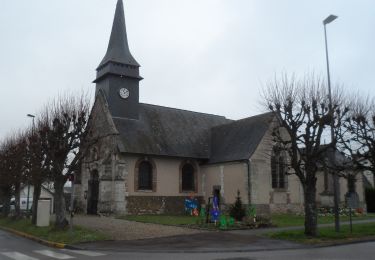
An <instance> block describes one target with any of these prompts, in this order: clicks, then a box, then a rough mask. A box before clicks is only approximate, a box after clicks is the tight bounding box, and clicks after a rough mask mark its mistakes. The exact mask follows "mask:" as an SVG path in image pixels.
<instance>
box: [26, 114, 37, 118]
mask: <svg viewBox="0 0 375 260" xmlns="http://www.w3.org/2000/svg"><path fill="white" fill-rule="evenodd" d="M27 116H28V117H32V118H34V117H35V116H34V115H32V114H27Z"/></svg>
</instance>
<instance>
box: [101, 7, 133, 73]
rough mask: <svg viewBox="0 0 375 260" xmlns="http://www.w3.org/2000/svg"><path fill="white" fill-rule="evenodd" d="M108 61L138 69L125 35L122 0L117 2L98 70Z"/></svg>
mask: <svg viewBox="0 0 375 260" xmlns="http://www.w3.org/2000/svg"><path fill="white" fill-rule="evenodd" d="M109 61H113V62H117V63H122V64H127V65H133V66H137V67H139V66H140V65H139V64H138V62H137V61H136V60H135V59H134V58H133V56H132V55H131V53H130V50H129V45H128V38H127V35H126V27H125V15H124V5H123V3H122V0H118V1H117V5H116V12H115V18H114V20H113V25H112V32H111V37H110V39H109V44H108V49H107V53H106V54H105V56H104V58H103V60H102V61H101V62H100V64H99V66H98V68H100V67H102V66H103V65H105V64H106V63H108V62H109Z"/></svg>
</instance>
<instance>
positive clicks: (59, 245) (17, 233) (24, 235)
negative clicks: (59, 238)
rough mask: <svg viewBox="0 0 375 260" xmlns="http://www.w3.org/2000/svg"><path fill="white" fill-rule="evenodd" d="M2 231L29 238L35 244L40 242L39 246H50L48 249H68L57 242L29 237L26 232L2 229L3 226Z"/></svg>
mask: <svg viewBox="0 0 375 260" xmlns="http://www.w3.org/2000/svg"><path fill="white" fill-rule="evenodd" d="M0 229H1V230H4V231H6V232H9V233H12V234H15V235H17V236H20V237H23V238H27V239H30V240H33V241H35V242H38V243H39V244H42V245H45V246H48V247H53V248H58V249H63V248H67V245H66V244H63V243H56V242H51V241H48V240H44V239H41V238H38V237H35V236H32V235H29V234H27V233H24V232H21V231H18V230H15V229H11V228H6V227H1V226H0Z"/></svg>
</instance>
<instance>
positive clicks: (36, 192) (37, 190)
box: [31, 183, 42, 225]
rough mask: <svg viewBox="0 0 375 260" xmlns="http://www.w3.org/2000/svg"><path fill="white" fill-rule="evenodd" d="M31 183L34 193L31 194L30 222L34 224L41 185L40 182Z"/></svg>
mask: <svg viewBox="0 0 375 260" xmlns="http://www.w3.org/2000/svg"><path fill="white" fill-rule="evenodd" d="M33 185H34V194H33V207H32V216H31V223H32V224H33V225H36V216H37V214H38V200H39V198H40V193H41V190H42V185H41V184H40V183H33Z"/></svg>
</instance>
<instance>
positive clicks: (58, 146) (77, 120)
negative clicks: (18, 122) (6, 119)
mask: <svg viewBox="0 0 375 260" xmlns="http://www.w3.org/2000/svg"><path fill="white" fill-rule="evenodd" d="M89 108H90V103H89V99H88V98H86V97H85V95H79V96H74V95H66V96H61V97H59V98H58V99H56V100H55V101H53V102H51V103H50V104H48V105H47V106H46V108H45V110H44V112H43V113H42V115H41V121H43V122H46V124H45V126H44V127H43V129H42V130H41V131H40V137H41V140H42V147H43V149H44V151H45V154H46V163H47V164H48V165H49V171H50V173H49V176H50V179H51V181H53V183H54V190H55V193H54V194H55V195H54V199H55V212H56V220H55V226H56V227H57V228H64V227H65V226H66V225H67V224H68V221H67V219H66V216H65V212H66V204H65V198H64V185H65V183H66V181H67V176H69V174H73V173H74V172H75V171H77V170H78V169H79V165H80V158H81V154H82V152H83V151H82V149H81V148H82V146H83V142H82V140H83V139H84V136H85V128H86V125H87V120H88V116H89Z"/></svg>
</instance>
